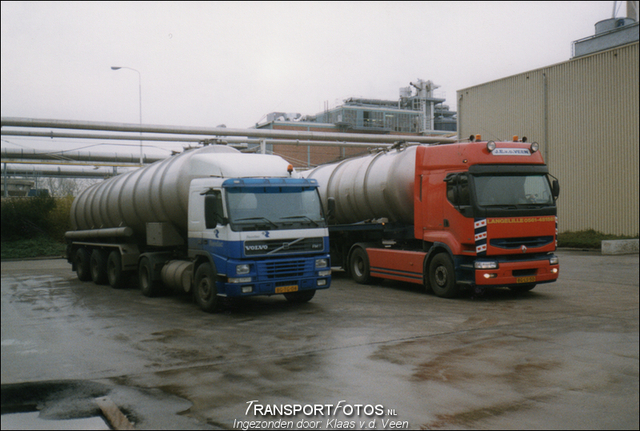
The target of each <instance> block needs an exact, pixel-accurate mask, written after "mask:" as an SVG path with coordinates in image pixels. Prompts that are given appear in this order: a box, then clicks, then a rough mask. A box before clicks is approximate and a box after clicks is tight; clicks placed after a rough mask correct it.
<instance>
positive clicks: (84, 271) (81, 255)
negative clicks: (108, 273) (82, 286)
mask: <svg viewBox="0 0 640 431" xmlns="http://www.w3.org/2000/svg"><path fill="white" fill-rule="evenodd" d="M89 260H90V257H89V252H88V251H87V249H86V248H84V247H83V248H79V249H78V250H76V255H75V257H74V263H75V266H76V274H77V275H78V280H80V281H90V280H91V268H90V265H89Z"/></svg>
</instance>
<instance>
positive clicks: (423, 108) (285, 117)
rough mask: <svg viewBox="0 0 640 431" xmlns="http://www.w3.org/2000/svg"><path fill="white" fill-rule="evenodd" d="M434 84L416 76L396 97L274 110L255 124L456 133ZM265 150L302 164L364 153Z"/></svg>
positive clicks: (413, 133)
mask: <svg viewBox="0 0 640 431" xmlns="http://www.w3.org/2000/svg"><path fill="white" fill-rule="evenodd" d="M438 87H439V86H438V85H436V84H434V83H433V82H431V81H423V80H421V79H419V80H417V81H416V82H412V83H410V86H408V87H403V88H400V98H399V99H398V100H395V101H394V100H380V99H365V98H355V97H352V98H348V99H345V100H344V103H343V104H342V105H339V106H337V107H334V108H332V109H329V108H328V107H327V108H326V109H325V110H324V111H323V112H321V113H318V114H316V115H314V116H302V115H300V114H290V113H284V112H272V113H269V114H267V115H266V116H265V122H263V123H259V124H257V125H256V128H259V129H280V130H300V131H315V132H342V133H372V134H394V135H407V136H428V135H447V136H450V135H452V134H453V135H455V133H456V127H457V121H456V112H455V111H451V110H450V109H449V107H448V106H447V105H445V104H444V102H445V98H444V97H442V96H441V95H439V94H437V93H436V92H435V89H437V88H438ZM414 90H415V91H414ZM269 150H271V151H274V152H276V153H277V154H280V155H282V156H283V157H285V158H287V159H288V160H291V161H293V162H296V163H298V164H299V165H300V166H314V165H318V164H321V163H326V162H330V161H334V160H337V159H340V158H345V157H350V156H353V155H356V154H358V153H360V152H362V149H353V148H350V149H345V148H338V147H322V148H321V147H315V148H312V147H292V146H286V147H285V146H278V145H276V146H272V148H269Z"/></svg>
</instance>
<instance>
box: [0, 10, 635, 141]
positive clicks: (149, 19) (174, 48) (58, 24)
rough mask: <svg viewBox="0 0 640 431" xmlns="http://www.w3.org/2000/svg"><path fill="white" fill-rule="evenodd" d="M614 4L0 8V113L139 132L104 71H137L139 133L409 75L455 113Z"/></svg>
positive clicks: (114, 74)
mask: <svg viewBox="0 0 640 431" xmlns="http://www.w3.org/2000/svg"><path fill="white" fill-rule="evenodd" d="M618 3H620V2H618ZM613 4H614V2H611V1H606V2H591V1H584V2H558V1H553V2H509V3H505V2H496V3H492V2H477V1H474V2H426V3H416V2H408V3H403V2H385V3H363V2H357V3H348V2H338V3H327V2H320V3H307V2H305V3H289V2H287V3H268V2H259V3H251V2H232V3H222V2H206V3H190V2H185V1H181V2H176V3H155V2H144V3H130V2H124V3H119V2H113V1H110V2H104V3H82V2H72V3H49V2H44V3H39V2H38V3H27V2H5V1H3V2H2V6H1V7H2V11H1V12H2V13H1V19H2V26H1V30H2V50H1V53H2V63H1V66H2V116H3V117H28V118H40V119H63V120H88V121H110V122H124V123H138V122H139V103H138V102H139V98H138V74H137V73H136V72H134V71H131V70H126V69H121V70H118V71H113V70H111V66H126V67H130V68H134V69H137V70H138V71H139V72H140V74H141V77H142V121H143V123H145V124H159V125H178V126H202V127H215V126H218V125H221V124H225V125H226V126H227V127H231V128H247V127H252V126H253V125H255V123H256V122H258V121H259V120H260V119H261V118H262V117H263V116H264V115H265V114H267V113H269V112H273V111H281V112H299V113H301V114H310V115H313V114H316V113H318V112H320V111H322V110H323V108H324V104H325V101H326V102H328V103H329V105H330V106H335V105H337V104H339V103H341V101H342V100H343V99H345V98H347V97H353V96H361V97H367V98H376V99H390V100H397V99H398V94H399V93H398V90H399V88H400V87H406V86H408V85H409V83H410V82H411V81H415V80H417V79H418V78H420V79H423V80H431V81H433V82H434V83H436V84H438V85H440V86H441V88H440V89H438V91H441V92H442V94H443V97H446V99H447V103H448V104H449V105H450V106H451V108H452V109H455V95H456V90H459V89H462V88H465V87H469V86H473V85H477V84H480V83H483V82H487V81H491V80H495V79H500V78H503V77H506V76H509V75H513V74H517V73H520V72H524V71H527V70H531V69H535V68H540V67H544V66H548V65H551V64H555V63H559V62H562V61H566V60H568V59H569V58H570V56H571V42H572V41H574V40H577V39H581V38H584V37H588V36H591V35H593V34H594V24H595V23H596V22H597V21H600V20H603V19H607V18H610V17H611V14H612V9H613ZM625 13H626V10H625V6H624V5H623V6H622V7H621V8H620V10H619V12H618V16H623V15H624V14H625ZM17 141H19V139H17V138H16V139H14V138H12V139H8V140H3V142H2V145H3V146H5V145H8V144H9V142H17Z"/></svg>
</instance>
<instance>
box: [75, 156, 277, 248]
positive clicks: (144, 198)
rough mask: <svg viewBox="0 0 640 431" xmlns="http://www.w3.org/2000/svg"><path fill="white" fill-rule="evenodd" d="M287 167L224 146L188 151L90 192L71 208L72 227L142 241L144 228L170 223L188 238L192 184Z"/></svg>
mask: <svg viewBox="0 0 640 431" xmlns="http://www.w3.org/2000/svg"><path fill="white" fill-rule="evenodd" d="M254 159H255V160H254ZM274 165H276V166H274ZM281 165H282V166H281ZM287 165H288V163H287V162H286V161H285V160H284V159H281V158H280V157H276V156H269V155H259V154H253V155H251V159H250V160H249V158H248V156H247V155H246V154H242V153H240V152H239V151H238V150H236V149H234V148H230V147H226V146H221V145H210V146H206V147H203V148H199V149H197V150H189V151H185V152H183V153H181V154H179V155H177V156H172V157H169V158H167V159H165V160H162V161H159V162H156V163H153V164H151V165H149V166H146V167H144V168H141V169H138V170H135V171H132V172H128V173H126V174H122V175H119V176H117V177H114V178H111V179H109V180H106V181H104V182H102V183H99V184H95V185H93V186H91V187H89V188H87V189H86V190H85V191H84V192H82V193H81V194H80V195H78V197H77V198H76V199H75V200H74V202H73V205H72V206H71V224H72V226H73V229H74V230H91V229H106V228H116V227H129V228H131V229H133V231H134V232H135V233H136V234H138V235H140V236H141V237H144V236H145V235H146V223H148V222H171V223H172V224H173V225H174V226H175V227H176V229H177V230H178V232H180V233H182V234H183V235H185V234H186V231H187V212H188V200H189V185H190V183H191V180H193V179H194V178H202V177H209V176H218V177H248V176H262V175H260V173H261V171H264V173H265V175H272V174H271V173H270V172H267V171H274V172H275V171H279V172H286V171H287Z"/></svg>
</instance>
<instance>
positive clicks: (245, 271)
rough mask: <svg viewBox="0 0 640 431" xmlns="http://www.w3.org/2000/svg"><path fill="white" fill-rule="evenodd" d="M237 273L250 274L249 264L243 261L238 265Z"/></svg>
mask: <svg viewBox="0 0 640 431" xmlns="http://www.w3.org/2000/svg"><path fill="white" fill-rule="evenodd" d="M236 274H238V275H242V274H249V264H248V263H243V264H242V265H236Z"/></svg>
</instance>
